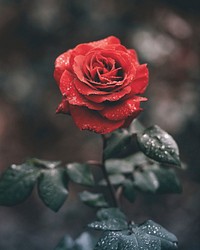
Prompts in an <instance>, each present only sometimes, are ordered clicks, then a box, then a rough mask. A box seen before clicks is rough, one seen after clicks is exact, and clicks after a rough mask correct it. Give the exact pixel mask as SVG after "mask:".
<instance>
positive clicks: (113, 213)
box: [97, 207, 126, 221]
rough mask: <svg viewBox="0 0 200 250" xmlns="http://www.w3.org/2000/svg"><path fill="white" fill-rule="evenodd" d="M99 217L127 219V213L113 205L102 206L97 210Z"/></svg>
mask: <svg viewBox="0 0 200 250" xmlns="http://www.w3.org/2000/svg"><path fill="white" fill-rule="evenodd" d="M97 218H98V219H99V220H100V221H103V220H108V219H110V218H114V219H116V218H118V219H122V220H126V215H125V214H124V213H122V211H121V210H120V209H119V208H116V207H111V208H102V209H100V210H98V212H97Z"/></svg>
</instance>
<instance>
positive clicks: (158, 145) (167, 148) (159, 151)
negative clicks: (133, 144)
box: [137, 126, 181, 166]
mask: <svg viewBox="0 0 200 250" xmlns="http://www.w3.org/2000/svg"><path fill="white" fill-rule="evenodd" d="M137 139H138V142H139V146H140V149H141V150H142V152H143V153H144V154H146V155H147V156H148V157H150V158H152V159H153V160H155V161H158V162H162V163H167V164H173V165H176V166H180V165H181V163H180V159H179V150H178V146H177V144H176V142H175V141H174V139H173V138H172V137H171V136H170V135H169V134H168V133H167V132H165V131H164V130H162V129H161V128H160V127H158V126H152V127H150V128H147V129H146V130H145V131H144V132H143V133H142V134H138V135H137Z"/></svg>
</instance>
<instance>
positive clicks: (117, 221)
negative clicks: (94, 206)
mask: <svg viewBox="0 0 200 250" xmlns="http://www.w3.org/2000/svg"><path fill="white" fill-rule="evenodd" d="M97 218H98V219H99V221H95V222H92V223H90V224H89V225H88V227H90V228H93V229H96V230H103V231H107V230H114V231H118V230H123V229H126V228H127V226H128V224H127V222H126V216H125V215H124V214H123V213H122V212H121V211H120V210H119V209H118V208H104V209H100V210H99V211H98V212H97Z"/></svg>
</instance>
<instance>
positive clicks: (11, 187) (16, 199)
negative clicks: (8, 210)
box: [0, 163, 40, 206]
mask: <svg viewBox="0 0 200 250" xmlns="http://www.w3.org/2000/svg"><path fill="white" fill-rule="evenodd" d="M39 175H40V169H39V168H37V167H35V166H33V165H32V164H30V163H24V164H21V165H12V166H11V167H9V168H8V169H7V170H6V171H5V172H4V174H3V175H2V176H1V178H0V205H4V206H13V205H16V204H18V203H21V202H23V201H24V200H26V199H27V198H28V196H29V195H30V194H31V192H32V190H33V187H34V184H35V182H36V181H37V178H38V177H39Z"/></svg>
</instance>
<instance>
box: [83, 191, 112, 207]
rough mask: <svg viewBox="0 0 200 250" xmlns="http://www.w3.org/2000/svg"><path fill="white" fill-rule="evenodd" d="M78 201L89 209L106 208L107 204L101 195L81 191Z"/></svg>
mask: <svg viewBox="0 0 200 250" xmlns="http://www.w3.org/2000/svg"><path fill="white" fill-rule="evenodd" d="M79 196H80V199H81V201H82V202H84V203H85V204H86V205H88V206H91V207H108V203H107V202H106V200H105V198H104V196H103V194H94V193H90V192H88V191H83V192H82V193H80V194H79Z"/></svg>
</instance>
